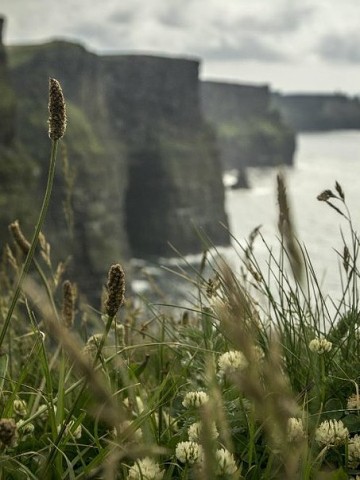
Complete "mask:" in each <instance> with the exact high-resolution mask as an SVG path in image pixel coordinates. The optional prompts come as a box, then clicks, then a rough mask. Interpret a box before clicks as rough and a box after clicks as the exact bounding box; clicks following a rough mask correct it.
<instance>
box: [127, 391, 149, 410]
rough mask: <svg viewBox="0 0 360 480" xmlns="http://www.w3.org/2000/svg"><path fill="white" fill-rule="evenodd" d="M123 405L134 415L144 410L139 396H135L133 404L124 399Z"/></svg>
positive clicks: (129, 400) (131, 401)
mask: <svg viewBox="0 0 360 480" xmlns="http://www.w3.org/2000/svg"><path fill="white" fill-rule="evenodd" d="M134 403H135V405H134ZM124 405H125V407H126V408H128V409H130V410H132V411H133V412H135V413H141V412H143V411H144V410H145V407H144V402H143V401H142V399H141V397H139V395H136V397H135V402H134V401H133V400H132V399H129V398H125V400H124Z"/></svg>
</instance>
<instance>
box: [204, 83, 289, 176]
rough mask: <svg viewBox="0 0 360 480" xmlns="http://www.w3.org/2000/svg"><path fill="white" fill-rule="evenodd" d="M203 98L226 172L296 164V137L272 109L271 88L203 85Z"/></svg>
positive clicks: (227, 84) (205, 111) (229, 84)
mask: <svg viewBox="0 0 360 480" xmlns="http://www.w3.org/2000/svg"><path fill="white" fill-rule="evenodd" d="M201 98H202V109H203V112H204V116H205V118H206V119H207V120H208V121H209V123H210V124H211V125H213V126H214V128H215V131H216V135H217V138H218V144H219V150H220V156H221V159H222V162H223V167H224V168H226V169H230V168H239V169H243V168H244V167H248V166H273V165H281V164H287V165H291V164H292V162H293V154H294V151H295V137H294V133H293V131H292V130H291V129H290V128H289V127H288V126H287V125H286V123H285V122H284V121H283V119H282V117H281V115H280V114H279V112H278V111H277V110H276V109H274V108H273V107H272V104H271V94H270V91H269V87H268V86H253V85H240V84H231V83H220V82H202V84H201Z"/></svg>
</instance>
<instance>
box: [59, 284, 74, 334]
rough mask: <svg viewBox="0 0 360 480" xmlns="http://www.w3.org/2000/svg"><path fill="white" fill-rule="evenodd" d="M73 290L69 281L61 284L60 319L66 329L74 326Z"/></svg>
mask: <svg viewBox="0 0 360 480" xmlns="http://www.w3.org/2000/svg"><path fill="white" fill-rule="evenodd" d="M75 297H76V295H75V288H74V286H73V285H72V283H71V282H70V281H69V280H65V282H64V283H63V305H62V319H63V322H64V325H65V327H66V328H71V327H72V326H73V325H74V317H75Z"/></svg>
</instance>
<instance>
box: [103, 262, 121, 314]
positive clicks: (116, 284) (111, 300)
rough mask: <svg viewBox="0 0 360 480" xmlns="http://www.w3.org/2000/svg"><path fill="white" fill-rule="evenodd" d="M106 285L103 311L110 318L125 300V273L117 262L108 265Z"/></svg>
mask: <svg viewBox="0 0 360 480" xmlns="http://www.w3.org/2000/svg"><path fill="white" fill-rule="evenodd" d="M106 287H107V298H106V300H105V312H106V314H107V315H108V316H109V317H111V318H112V317H115V315H116V312H117V311H118V310H119V308H120V307H121V306H122V305H123V303H124V301H125V273H124V270H123V268H122V266H121V265H120V264H119V263H118V264H116V265H112V266H111V267H110V270H109V274H108V282H107V286H106Z"/></svg>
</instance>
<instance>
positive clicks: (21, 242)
mask: <svg viewBox="0 0 360 480" xmlns="http://www.w3.org/2000/svg"><path fill="white" fill-rule="evenodd" d="M9 230H10V233H11V235H12V236H13V239H14V240H15V242H16V244H17V245H18V246H19V247H20V250H21V251H22V252H23V254H24V255H27V254H28V253H29V250H30V243H29V242H28V241H27V240H26V238H25V236H24V234H23V233H22V231H21V228H20V225H19V220H15V221H14V222H13V223H10V225H9Z"/></svg>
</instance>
